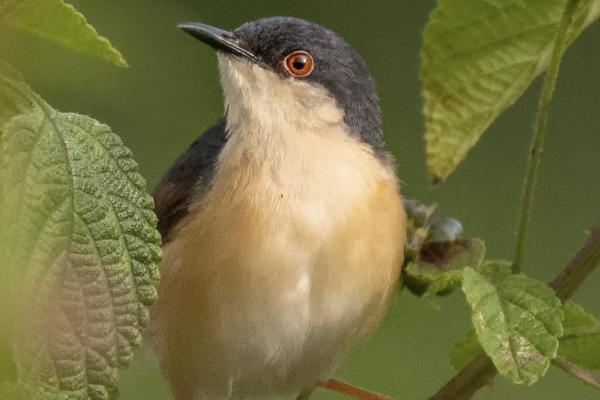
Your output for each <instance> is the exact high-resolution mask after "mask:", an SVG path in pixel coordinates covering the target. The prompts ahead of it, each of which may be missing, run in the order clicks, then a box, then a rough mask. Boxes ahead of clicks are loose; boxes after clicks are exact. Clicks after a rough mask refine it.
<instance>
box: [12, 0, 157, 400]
mask: <svg viewBox="0 0 600 400" xmlns="http://www.w3.org/2000/svg"><path fill="white" fill-rule="evenodd" d="M4 10H5V12H4V13H3V14H2V18H3V19H2V20H1V21H2V22H5V23H7V24H9V25H11V26H15V27H18V28H21V29H24V30H29V31H32V32H34V33H35V34H37V35H39V36H41V37H43V38H47V39H49V40H51V41H54V42H57V43H59V44H62V45H64V46H65V47H68V48H71V49H74V50H77V51H80V52H83V53H88V54H91V55H95V56H98V57H100V58H104V59H107V60H108V61H111V62H113V63H115V64H120V65H125V62H124V60H123V59H122V57H121V56H120V54H119V53H118V52H117V51H116V50H115V49H114V48H112V46H111V45H110V43H109V42H108V41H107V40H106V39H104V38H102V37H100V36H99V35H98V34H97V33H96V31H95V30H94V29H93V28H92V27H91V26H90V25H89V24H87V22H86V21H85V19H84V18H83V16H82V15H81V14H79V13H77V12H76V11H75V9H74V8H73V7H71V6H70V5H67V4H64V3H63V2H62V1H36V0H31V1H24V2H15V3H13V4H12V7H11V8H10V9H4ZM0 106H1V107H2V108H1V109H0V134H1V137H0V138H1V141H0V161H1V164H0V167H1V168H0V178H1V179H0V201H1V209H0V212H1V214H0V217H1V219H0V227H1V229H2V231H1V237H0V243H1V244H2V246H1V247H0V250H1V253H0V256H1V258H2V260H1V261H2V262H1V264H0V265H2V269H1V271H0V274H1V275H2V277H1V278H2V279H1V280H2V281H3V282H10V285H8V284H4V285H3V286H2V287H1V288H0V289H1V290H2V295H3V296H2V298H0V303H1V304H0V311H1V315H0V317H1V318H2V319H1V321H0V322H3V324H2V326H3V327H6V326H7V324H6V323H5V322H6V321H8V320H12V321H14V323H12V324H11V325H10V329H8V331H5V332H0V333H1V335H0V350H2V349H3V348H4V351H6V350H5V349H6V340H7V339H8V340H9V345H10V350H9V351H10V358H11V360H10V361H11V364H12V365H13V366H14V367H16V373H14V372H10V371H5V369H6V366H4V369H3V368H0V372H3V375H2V376H0V382H1V381H15V380H16V381H18V382H19V383H18V384H17V383H9V382H5V383H3V384H2V386H0V393H2V396H0V397H1V398H8V399H13V398H14V399H22V398H27V399H29V398H32V399H33V398H53V399H54V398H56V399H63V398H64V399H67V398H68V399H108V398H109V397H110V394H111V393H112V392H114V391H116V386H117V371H118V368H119V367H123V366H126V365H127V364H128V363H129V361H130V359H131V357H132V353H133V349H134V348H135V347H137V346H139V345H140V343H141V341H142V330H143V328H144V327H145V326H146V325H147V323H148V320H149V311H148V306H149V305H150V304H152V302H153V301H154V300H155V298H156V284H157V282H158V269H157V264H158V261H159V258H160V253H161V251H160V243H161V240H160V235H159V234H158V232H157V231H156V229H155V226H156V216H155V215H154V212H153V208H154V204H153V201H152V198H151V197H150V195H148V194H147V193H146V183H145V180H144V179H143V178H142V177H141V175H140V174H139V173H138V167H137V164H136V162H135V161H134V160H133V158H132V154H131V152H130V151H129V149H127V148H126V147H125V146H124V145H123V143H122V142H121V139H120V138H119V137H118V136H117V135H115V134H114V133H113V132H112V131H111V130H110V128H109V127H107V126H106V125H103V124H101V123H99V122H97V121H95V120H93V119H91V118H89V117H86V116H83V115H77V114H66V113H61V112H58V111H56V110H55V109H53V108H52V107H51V106H50V105H48V104H47V103H46V102H45V101H44V100H42V99H41V98H40V97H39V96H38V95H37V94H35V93H34V92H33V91H32V90H31V89H30V88H29V87H28V86H27V85H26V84H25V83H24V82H23V80H22V78H21V77H20V75H19V74H18V73H17V72H15V71H14V70H12V69H11V68H10V67H9V66H7V65H5V64H0ZM9 367H10V365H9Z"/></svg>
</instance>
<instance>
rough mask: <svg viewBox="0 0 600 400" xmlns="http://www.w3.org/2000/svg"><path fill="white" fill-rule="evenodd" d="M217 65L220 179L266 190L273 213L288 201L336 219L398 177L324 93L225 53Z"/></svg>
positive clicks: (263, 195) (263, 201)
mask: <svg viewBox="0 0 600 400" xmlns="http://www.w3.org/2000/svg"><path fill="white" fill-rule="evenodd" d="M219 67H220V73H221V84H222V86H223V93H224V97H225V107H226V109H227V130H228V135H229V139H228V142H227V144H226V145H225V147H224V149H223V151H222V153H221V155H220V158H219V163H218V167H217V168H218V171H219V172H218V173H220V174H224V175H229V176H231V175H233V176H235V178H234V179H233V180H232V181H234V182H236V184H235V186H236V187H237V188H243V187H246V188H247V187H249V186H251V187H252V192H253V193H258V192H260V193H261V194H260V195H259V196H261V200H260V201H261V204H263V205H267V209H268V205H269V204H273V205H274V206H277V207H279V205H280V204H281V197H283V196H285V197H286V199H287V200H288V201H287V202H285V203H286V204H288V205H290V206H291V207H293V208H295V207H298V208H296V212H299V211H300V209H301V208H302V207H305V206H308V207H309V208H310V209H311V212H314V211H316V212H317V213H318V214H320V213H323V214H322V216H323V215H328V216H329V218H327V220H330V219H331V217H334V218H333V219H335V214H337V213H338V212H339V213H340V214H343V213H344V212H345V210H344V207H343V204H342V203H343V202H345V201H348V202H349V203H352V204H356V203H355V202H356V201H357V200H359V198H360V197H362V196H368V195H369V193H370V191H371V189H372V188H373V187H374V186H375V185H376V184H377V183H378V182H380V181H381V180H388V179H390V177H393V171H390V169H389V167H388V166H387V165H384V164H383V163H382V162H381V161H380V159H378V158H377V157H376V156H375V154H374V152H373V150H372V149H371V148H370V146H368V145H366V144H364V143H362V142H360V141H359V140H358V139H356V137H355V136H353V135H351V134H349V132H348V127H347V125H346V124H345V123H344V114H343V111H342V109H341V108H340V107H339V106H338V105H337V104H336V102H335V100H334V99H333V98H332V97H331V96H329V94H328V93H327V91H326V90H325V89H324V88H320V87H318V86H316V85H311V84H309V83H307V82H305V81H302V80H297V79H293V78H285V77H281V76H280V75H278V74H276V73H274V72H271V71H268V70H265V69H263V68H261V67H260V66H258V65H253V64H250V63H248V62H246V61H243V60H240V59H238V58H233V57H231V56H227V55H222V54H219ZM259 188H260V189H259ZM257 195H258V194H257ZM359 201H360V200H359Z"/></svg>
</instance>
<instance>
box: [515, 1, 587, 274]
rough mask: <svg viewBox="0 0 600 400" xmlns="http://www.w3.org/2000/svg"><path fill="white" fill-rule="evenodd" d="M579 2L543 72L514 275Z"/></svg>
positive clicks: (568, 13)
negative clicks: (549, 117)
mask: <svg viewBox="0 0 600 400" xmlns="http://www.w3.org/2000/svg"><path fill="white" fill-rule="evenodd" d="M579 1H580V0H569V1H568V3H567V5H566V7H565V10H564V13H563V17H562V20H561V23H560V27H559V29H558V33H557V35H556V40H555V41H554V49H553V50H552V58H551V59H550V66H549V67H548V71H546V74H545V75H544V86H543V87H542V94H541V96H540V102H539V104H538V112H537V115H536V123H535V128H534V130H533V136H532V138H531V150H530V152H529V158H528V161H527V173H526V174H525V180H524V181H523V192H522V196H521V207H520V210H519V221H518V224H517V244H516V246H515V254H514V258H513V264H512V271H513V273H515V274H516V273H519V272H521V268H522V264H523V254H524V252H525V240H526V238H527V227H528V225H529V215H530V214H531V202H532V200H533V191H534V189H535V182H536V179H537V170H538V166H539V163H540V159H541V156H542V150H543V148H544V139H545V138H546V132H547V129H546V128H547V126H548V116H549V115H550V103H551V102H552V96H553V95H554V89H555V88H556V80H557V78H558V70H559V68H560V62H561V60H562V56H563V54H564V52H565V49H566V38H567V32H568V30H569V27H570V26H571V23H572V21H573V13H574V11H575V9H576V8H577V5H578V4H579Z"/></svg>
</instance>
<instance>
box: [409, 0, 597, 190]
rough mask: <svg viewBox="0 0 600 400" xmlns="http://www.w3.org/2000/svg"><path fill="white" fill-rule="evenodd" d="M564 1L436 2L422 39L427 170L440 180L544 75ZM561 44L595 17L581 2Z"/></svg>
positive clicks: (589, 2)
mask: <svg viewBox="0 0 600 400" xmlns="http://www.w3.org/2000/svg"><path fill="white" fill-rule="evenodd" d="M566 1H567V0H527V1H522V0H494V1H479V0H439V1H438V3H437V7H436V8H435V9H434V10H433V12H432V13H431V15H430V19H429V22H428V23H427V26H426V27H425V30H424V33H423V48H422V51H421V81H422V90H423V97H424V110H423V111H424V115H425V125H426V133H425V139H426V142H427V165H428V169H429V173H430V174H431V175H432V176H433V178H434V180H444V179H446V178H447V177H448V176H449V175H450V174H451V173H452V172H453V171H454V170H455V169H456V167H457V166H458V164H459V163H460V162H461V161H462V160H463V159H464V158H465V157H466V155H467V153H468V152H469V150H470V149H471V148H472V147H473V146H474V145H475V144H476V143H477V141H478V140H479V138H480V137H481V135H482V134H483V132H484V131H485V130H486V129H487V128H488V127H489V126H490V124H491V123H492V122H493V121H494V120H495V119H496V118H497V117H498V115H500V113H502V112H503V111H504V110H505V109H507V108H508V107H510V106H511V105H512V104H513V103H514V102H515V101H516V100H517V99H518V98H519V97H520V96H521V95H522V94H523V92H524V91H525V89H527V87H528V86H529V85H530V84H531V82H532V81H533V79H534V78H535V77H536V76H538V75H539V74H540V73H541V72H542V71H544V70H545V69H546V68H547V66H548V64H549V59H550V54H551V51H552V46H553V41H554V38H555V36H556V34H557V31H558V25H559V22H560V19H561V16H562V12H563V10H564V9H565V5H566ZM579 3H580V4H579V7H578V9H577V11H576V12H575V18H574V20H573V24H572V26H571V29H570V30H569V33H568V37H567V41H568V43H571V42H572V41H573V40H575V38H576V37H577V36H578V35H579V33H580V32H581V31H582V30H583V29H584V28H585V27H586V26H588V25H589V24H590V23H592V22H593V21H594V20H596V19H597V18H598V17H599V16H600V0H582V1H580V2H579Z"/></svg>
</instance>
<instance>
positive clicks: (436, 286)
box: [404, 239, 485, 296]
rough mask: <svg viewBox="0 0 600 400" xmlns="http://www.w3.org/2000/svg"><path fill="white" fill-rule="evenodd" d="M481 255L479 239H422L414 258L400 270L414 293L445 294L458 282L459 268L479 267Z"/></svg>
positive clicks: (481, 244) (426, 294) (459, 276)
mask: <svg viewBox="0 0 600 400" xmlns="http://www.w3.org/2000/svg"><path fill="white" fill-rule="evenodd" d="M484 255H485V244H484V243H483V241H482V240H480V239H458V240H454V241H447V242H427V243H424V244H423V245H422V247H421V249H420V254H419V258H418V260H415V261H413V262H411V263H410V264H409V265H408V266H407V267H406V268H405V270H404V280H405V284H406V286H407V287H408V288H409V289H410V290H411V291H412V292H413V293H415V294H417V295H424V296H434V295H444V294H448V293H450V292H451V291H452V290H453V289H455V288H457V287H459V286H460V282H461V278H462V269H463V268H465V267H468V266H469V267H473V268H479V266H480V265H481V263H482V261H483V257H484Z"/></svg>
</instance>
